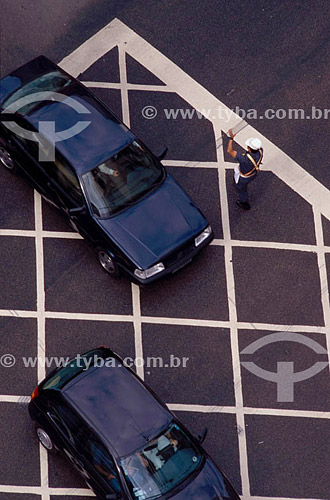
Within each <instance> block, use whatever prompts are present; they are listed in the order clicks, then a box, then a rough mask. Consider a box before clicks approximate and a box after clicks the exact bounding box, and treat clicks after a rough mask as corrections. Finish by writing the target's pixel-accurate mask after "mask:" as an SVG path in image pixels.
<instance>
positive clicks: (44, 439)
mask: <svg viewBox="0 0 330 500" xmlns="http://www.w3.org/2000/svg"><path fill="white" fill-rule="evenodd" d="M36 434H37V438H38V440H39V442H40V443H41V444H42V446H43V447H44V448H45V449H46V450H47V451H54V450H55V446H54V444H53V441H52V440H51V439H50V437H49V436H48V434H47V432H46V431H45V430H44V429H43V428H42V427H40V425H38V424H36Z"/></svg>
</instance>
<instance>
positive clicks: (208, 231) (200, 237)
mask: <svg viewBox="0 0 330 500" xmlns="http://www.w3.org/2000/svg"><path fill="white" fill-rule="evenodd" d="M211 233H212V228H211V226H207V228H206V229H204V231H202V232H201V234H199V235H198V236H197V238H195V247H198V246H199V245H200V244H201V243H202V242H203V241H204V240H206V238H208V237H209V236H210V234H211Z"/></svg>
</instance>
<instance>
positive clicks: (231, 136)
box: [227, 128, 237, 158]
mask: <svg viewBox="0 0 330 500" xmlns="http://www.w3.org/2000/svg"><path fill="white" fill-rule="evenodd" d="M228 134H229V135H230V139H229V142H228V147H227V153H229V154H230V156H232V157H233V158H236V156H237V151H235V150H234V149H233V139H234V137H235V134H233V130H232V129H231V128H230V129H229V130H228Z"/></svg>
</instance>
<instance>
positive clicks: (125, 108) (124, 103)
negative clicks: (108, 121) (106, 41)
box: [119, 45, 130, 127]
mask: <svg viewBox="0 0 330 500" xmlns="http://www.w3.org/2000/svg"><path fill="white" fill-rule="evenodd" d="M119 74H120V85H121V107H122V113H123V122H124V123H125V125H127V126H128V127H129V126H130V116H129V102H128V91H127V73H126V51H125V49H124V47H123V46H122V45H119Z"/></svg>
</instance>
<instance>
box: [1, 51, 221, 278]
mask: <svg viewBox="0 0 330 500" xmlns="http://www.w3.org/2000/svg"><path fill="white" fill-rule="evenodd" d="M0 111H1V114H0V118H1V125H0V163H2V165H3V166H4V167H6V168H7V169H9V170H16V169H17V170H19V171H20V172H21V173H22V174H23V175H24V176H25V177H27V178H28V180H30V181H31V183H32V185H33V187H34V188H36V189H37V190H38V191H39V192H40V193H41V195H42V196H43V197H44V198H45V199H46V200H48V201H49V202H50V203H51V204H53V205H55V206H56V207H57V208H59V209H60V210H61V211H62V212H63V213H64V214H65V216H66V217H67V218H68V219H69V222H70V223H71V225H72V226H73V228H74V229H75V230H77V231H79V233H80V234H81V235H82V236H83V237H84V238H86V239H88V240H89V241H90V242H91V243H92V245H93V246H94V247H95V249H96V252H97V256H98V259H99V262H100V264H101V265H102V267H103V268H104V269H105V271H107V272H108V273H109V274H110V275H112V276H118V275H119V274H120V272H121V271H124V273H125V274H126V275H128V276H129V277H130V279H131V280H132V281H135V282H137V283H140V284H143V283H148V282H150V281H153V280H155V279H157V278H159V277H161V276H164V275H165V274H169V273H173V272H175V271H177V270H178V269H180V268H181V267H183V266H184V265H186V264H188V263H189V262H190V261H191V260H192V258H193V257H194V255H195V254H197V253H198V252H199V251H200V250H201V249H202V248H203V247H204V246H206V245H207V244H208V243H210V242H211V240H212V238H213V232H212V229H211V227H210V226H209V224H208V222H207V220H206V219H205V217H204V216H203V215H202V213H201V212H200V210H199V209H198V208H197V207H196V205H195V204H194V202H193V201H192V200H191V199H190V198H189V196H188V195H187V194H186V193H185V191H184V190H183V189H182V188H181V187H180V186H179V184H178V183H177V182H176V181H175V180H174V178H173V177H172V176H171V175H169V174H167V172H166V170H165V169H164V167H163V166H162V164H161V159H163V157H164V156H165V152H166V150H164V152H163V153H162V154H160V155H159V156H158V157H157V156H155V155H154V154H153V153H152V152H151V151H150V150H149V149H148V148H147V147H146V146H145V145H144V144H143V143H142V142H141V141H140V140H139V139H138V138H137V137H136V136H135V135H134V134H133V133H132V132H131V131H130V130H129V129H128V128H127V127H126V126H125V125H124V124H123V123H122V122H121V121H120V120H119V119H118V118H117V117H116V116H115V115H114V114H113V113H112V112H111V111H110V110H109V109H108V108H106V106H105V105H104V104H103V103H101V102H100V101H99V100H98V98H97V97H96V96H95V95H94V94H93V93H92V92H91V91H90V90H89V89H87V88H86V87H85V86H84V85H82V84H81V83H80V82H79V81H78V80H76V79H75V78H73V77H72V76H70V75H69V74H67V73H66V72H64V71H63V70H62V69H61V68H60V67H58V66H57V65H56V64H54V63H52V62H51V61H49V60H48V59H47V58H45V57H43V56H40V57H38V58H36V59H34V60H33V61H31V62H29V63H27V64H25V65H24V66H22V67H20V68H19V69H17V70H16V71H14V72H13V73H11V74H10V75H8V76H6V77H4V78H2V79H1V80H0Z"/></svg>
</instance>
